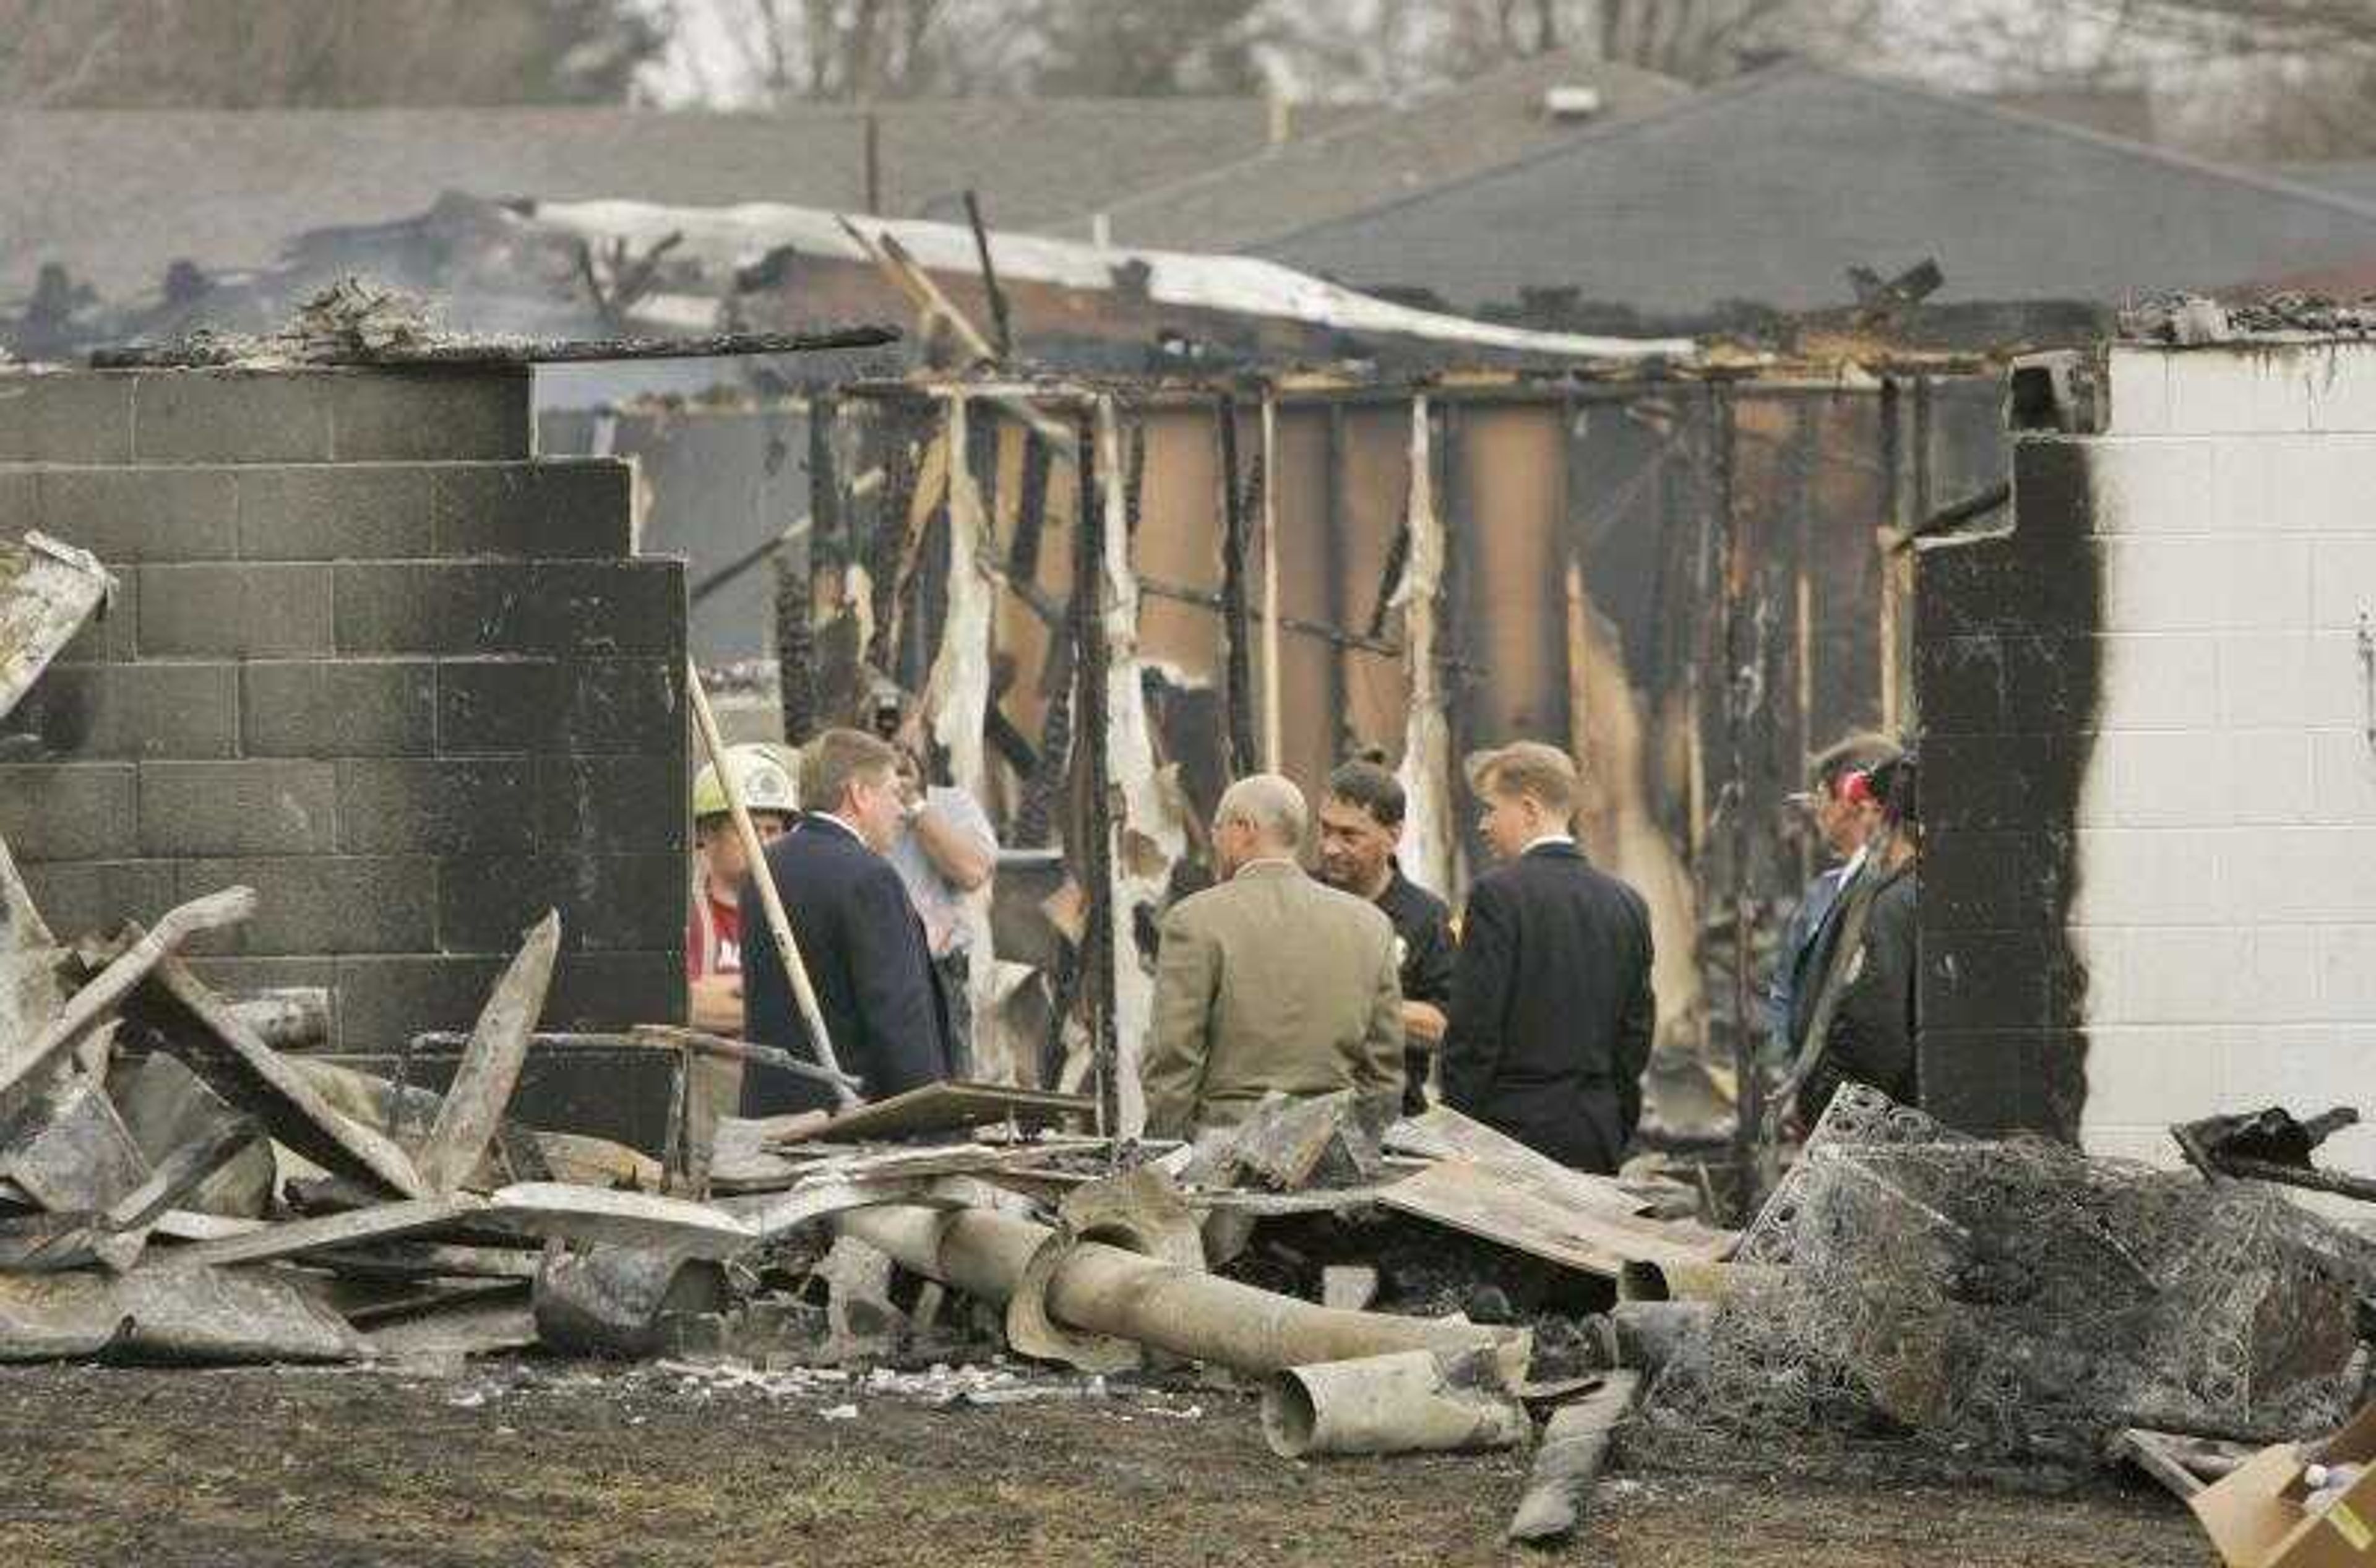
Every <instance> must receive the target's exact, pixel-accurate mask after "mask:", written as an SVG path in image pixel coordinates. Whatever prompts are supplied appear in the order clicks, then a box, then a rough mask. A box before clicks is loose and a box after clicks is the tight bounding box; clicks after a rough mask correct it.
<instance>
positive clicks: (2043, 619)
mask: <svg viewBox="0 0 2376 1568" xmlns="http://www.w3.org/2000/svg"><path fill="white" fill-rule="evenodd" d="M2097 386H2098V388H2099V402H2098V405H2097V409H2096V411H2095V415H2094V419H2093V421H2092V424H2093V428H2092V429H2090V430H2088V431H2086V432H2085V433H2083V434H2033V435H2026V436H2025V437H2024V438H2023V439H2022V440H2021V441H2020V442H2019V445H2018V447H2017V450H2016V458H2015V493H2014V530H2013V533H2012V535H2011V537H2009V538H2006V539H2003V540H1995V541H1991V542H1990V543H1987V544H1983V545H1978V546H1956V547H1951V548H1948V549H1944V550H1939V551H1934V552H1931V553H1930V554H1928V555H1926V556H1925V558H1924V561H1923V564H1922V572H1923V577H1924V581H1923V588H1922V591H1921V597H1920V600H1919V636H1920V639H1921V654H1922V657H1921V659H1920V660H1919V671H1918V696H1919V703H1920V707H1921V712H1922V718H1923V727H1924V733H1925V751H1924V758H1925V763H1926V766H1925V772H1924V787H1925V791H1926V800H1925V808H1926V814H1930V815H1931V817H1932V819H1933V820H1932V826H1931V844H1930V851H1929V859H1928V861H1926V868H1925V874H1924V886H1923V940H1924V953H1923V960H1924V962H1923V968H1924V982H1923V983H1924V1003H1925V1010H1924V1014H1923V1025H1924V1032H1925V1040H1924V1056H1923V1060H1924V1063H1925V1068H1926V1072H1930V1071H1932V1070H1934V1069H1935V1071H1936V1072H1937V1073H1938V1074H1939V1075H1940V1080H1941V1081H1942V1082H1944V1083H1950V1084H1954V1083H1956V1082H1958V1081H1959V1080H1969V1081H1970V1082H1971V1088H1970V1091H1969V1093H1968V1094H1967V1095H1966V1097H1965V1103H1964V1105H1963V1109H1964V1110H1965V1111H1967V1112H1968V1113H1969V1116H1968V1119H1970V1120H1977V1121H1982V1122H1987V1121H1990V1120H1994V1121H1998V1122H2020V1121H2023V1120H2025V1118H2024V1117H2023V1116H2022V1115H2021V1114H2020V1112H2021V1111H2022V1110H2023V1107H2022V1105H2021V1103H2020V1100H2021V1090H2020V1088H2019V1087H2018V1086H2019V1085H2020V1084H2021V1082H2022V1078H2023V1074H2024V1071H2025V1070H2037V1069H2043V1070H2044V1072H2045V1073H2046V1075H2047V1079H2048V1081H2056V1082H2060V1083H2061V1086H2062V1092H2063V1093H2065V1094H2067V1095H2072V1096H2075V1097H2076V1098H2075V1099H2074V1100H2073V1101H2072V1102H2071V1103H2068V1104H2066V1105H2064V1106H2063V1107H2062V1109H2063V1110H2064V1111H2066V1112H2068V1113H2071V1114H2070V1116H2069V1120H2070V1121H2071V1122H2072V1123H2074V1124H2075V1126H2076V1128H2077V1130H2078V1131H2079V1133H2080V1134H2081V1136H2082V1138H2083V1140H2084V1141H2085V1143H2086V1144H2087V1145H2088V1146H2091V1147H2093V1148H2095V1149H2097V1150H2099V1151H2102V1152H2106V1153H2117V1154H2123V1155H2132V1156H2137V1157H2141V1158H2151V1159H2156V1160H2163V1161H2166V1160H2168V1159H2171V1158H2175V1151H2174V1149H2173V1147H2172V1146H2171V1144H2170V1142H2169V1138H2168V1133H2167V1127H2168V1123H2171V1122H2173V1121H2179V1120H2185V1119H2190V1118H2192V1117H2195V1116H2199V1115H2204V1114H2206V1113H2209V1112H2211V1111H2236V1110H2248V1109H2256V1108H2258V1107H2260V1106H2263V1105H2267V1104H2272V1103H2282V1104H2285V1105H2287V1106H2288V1107H2290V1108H2292V1109H2294V1110H2295V1111H2299V1112H2303V1113H2308V1112H2312V1111H2323V1110H2325V1109H2326V1108H2327V1107H2328V1106H2330V1105H2334V1104H2338V1103H2352V1104H2358V1105H2361V1106H2362V1107H2363V1108H2364V1109H2366V1110H2368V1111H2371V1112H2376V1103H2370V1101H2371V1100H2376V1094H2371V1090H2376V736H2371V732H2370V725H2371V723H2376V664H2371V662H2370V661H2371V659H2376V645H2371V643H2370V640H2369V639H2370V636H2376V630H2371V628H2370V622H2371V619H2376V345H2369V344H2361V343H2329V344H2311V345H2275V344H2258V343H2256V344H2252V345H2249V346H2229V347H2220V348H2203V349H2189V350H2178V349H2161V348H2144V347H2126V346H2123V347H2116V348H2113V349H2110V350H2107V351H2106V353H2105V355H2104V357H2103V359H2102V361H2101V363H2100V366H2099V374H2098V375H2097ZM1940 806H1943V807H1944V814H1943V815H1942V814H1940V813H1939V811H1938V810H1936V809H1935V808H1937V807H1940ZM1991 1029H1996V1030H1999V1031H2001V1032H1999V1033H1996V1034H1994V1035H1991V1034H1990V1032H1989V1031H1990V1030H1991ZM2008 1085H2011V1086H2014V1087H2011V1088H2008V1087H2007V1086H2008ZM2330 1151H2331V1158H2334V1160H2335V1161H2337V1162H2338V1163H2342V1164H2346V1165H2349V1166H2353V1167H2356V1168H2358V1169H2360V1170H2370V1169H2376V1130H2371V1129H2368V1128H2361V1129H2357V1130H2355V1131H2354V1132H2352V1133H2350V1134H2345V1135H2344V1136H2343V1137H2342V1138H2339V1139H2337V1140H2336V1141H2335V1143H2334V1144H2333V1145H2332V1146H2330Z"/></svg>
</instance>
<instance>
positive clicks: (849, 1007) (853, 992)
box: [743, 818, 956, 1116]
mask: <svg viewBox="0 0 2376 1568" xmlns="http://www.w3.org/2000/svg"><path fill="white" fill-rule="evenodd" d="M767 871H768V874H770V875H772V876H773V877H774V878H775V879H776V889H777V892H778V894H780V895H781V896H782V897H783V900H784V912H785V914H786V915H788V916H790V920H791V925H792V938H793V940H794V941H795V942H797V943H798V944H800V949H801V961H802V963H803V964H805V965H806V966H807V967H808V971H809V980H810V983H812V984H813V985H814V986H815V987H816V993H817V1008H818V1011H820V1012H822V1013H823V1014H824V1015H825V1027H826V1029H827V1030H828V1031H830V1032H831V1033H832V1035H833V1049H834V1054H835V1055H836V1056H837V1057H838V1059H839V1060H840V1063H841V1070H842V1071H843V1072H845V1073H849V1074H853V1075H856V1076H857V1077H859V1078H860V1079H861V1080H863V1083H864V1087H862V1088H861V1089H860V1090H859V1093H860V1094H861V1095H862V1096H864V1097H865V1098H866V1099H888V1098H889V1097H891V1096H892V1095H895V1094H898V1093H900V1092H901V1091H903V1090H906V1089H912V1088H916V1087H921V1086H922V1085H925V1084H929V1083H933V1082H935V1081H937V1080H939V1079H943V1078H946V1077H948V1076H949V1075H951V1074H952V1073H953V1072H954V1071H955V1069H956V1051H955V1049H954V1044H955V1042H954V1037H953V1035H952V1032H951V1030H950V1028H949V1010H948V1000H947V998H946V997H944V996H943V995H942V994H941V985H940V978H939V976H938V975H936V974H935V973H934V972H933V963H932V956H931V954H930V952H929V951H928V950H927V948H926V946H925V944H924V927H923V922H922V921H919V920H918V919H917V918H916V910H915V907H914V906H913V905H911V904H909V902H908V889H907V888H906V886H904V885H902V884H901V883H900V881H899V873H897V872H896V871H894V870H893V869H892V868H891V862H890V861H886V860H885V859H884V858H883V857H882V856H880V855H878V854H876V853H875V852H874V851H873V850H872V849H868V848H867V847H866V846H865V845H864V844H863V843H861V842H860V840H859V837H858V836H857V835H856V834H854V833H851V832H849V831H848V830H847V829H845V828H843V827H842V826H840V825H839V824H838V823H834V822H820V821H817V820H815V819H814V818H803V819H802V821H801V822H800V823H799V824H798V825H797V826H794V827H793V829H792V830H791V831H790V833H787V834H785V835H784V836H783V837H781V838H778V839H777V840H776V841H775V842H774V843H773V844H771V845H769V846H768V847H767ZM743 908H744V909H748V910H750V911H752V915H753V917H754V920H755V917H756V916H757V915H758V913H759V909H760V904H759V894H758V889H757V885H756V884H755V883H754V882H751V881H746V882H744V884H743ZM745 930H746V932H748V934H747V935H746V936H745V938H744V941H743V1013H744V1017H745V1025H744V1027H745V1028H746V1030H747V1031H748V1033H749V1035H750V1037H751V1038H752V1039H755V1040H759V1041H762V1042H764V1043H766V1044H768V1045H776V1046H781V1047H783V1048H784V1049H786V1050H788V1051H792V1052H794V1053H795V1054H797V1055H800V1056H802V1057H804V1058H806V1059H807V1060H809V1061H812V1062H814V1061H815V1060H816V1052H815V1051H814V1050H812V1049H811V1048H810V1045H809V1035H808V1029H807V1028H806V1027H805V1026H804V1025H803V1024H802V1022H801V1015H800V1007H799V1005H798V1004H797V1003H796V1002H795V1001H794V1000H793V997H792V987H791V981H790V978H789V977H787V976H786V975H785V973H784V963H783V959H782V958H781V957H780V956H778V954H777V952H776V944H775V943H774V941H773V940H772V939H771V938H770V937H769V936H768V934H767V932H766V926H765V925H764V924H763V923H760V924H746V926H745ZM833 1103H834V1102H833V1096H832V1094H831V1092H830V1091H828V1090H827V1089H826V1087H825V1086H824V1085H823V1084H818V1083H812V1082H810V1081H808V1080H806V1079H802V1078H795V1077H793V1076H792V1075H790V1074H788V1073H784V1072H781V1071H778V1070H772V1069H769V1068H766V1067H762V1066H760V1065H759V1064H757V1063H751V1064H749V1065H747V1066H745V1067H744V1068H743V1115H745V1116H773V1115H778V1114H780V1113H782V1112H784V1111H806V1110H810V1109H813V1108H814V1109H817V1110H826V1111H829V1110H831V1109H833Z"/></svg>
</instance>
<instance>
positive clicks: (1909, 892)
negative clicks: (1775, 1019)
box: [1790, 861, 1922, 1127]
mask: <svg viewBox="0 0 2376 1568" xmlns="http://www.w3.org/2000/svg"><path fill="white" fill-rule="evenodd" d="M1872 874H1874V875H1876V876H1878V878H1879V882H1878V883H1877V885H1876V886H1875V888H1874V891H1873V895H1872V906H1871V909H1870V910H1869V911H1868V912H1867V913H1866V915H1865V921H1864V933H1863V940H1862V941H1861V942H1860V943H1859V944H1858V950H1857V951H1856V952H1853V953H1844V952H1842V951H1841V948H1840V944H1841V943H1842V941H1843V940H1844V939H1845V937H1846V936H1847V930H1846V927H1847V908H1848V899H1849V894H1848V893H1843V894H1842V895H1841V897H1839V898H1838V899H1837V900H1835V902H1834V903H1833V905H1832V908H1831V909H1830V911H1829V912H1828V913H1826V914H1825V915H1824V923H1823V928H1822V929H1821V930H1820V931H1818V932H1816V935H1815V941H1814V944H1813V945H1812V949H1811V952H1810V955H1809V959H1808V961H1807V962H1806V964H1805V965H1804V966H1803V969H1802V977H1801V979H1800V994H1799V997H1798V1004H1797V1009H1796V1012H1795V1015H1794V1016H1793V1017H1792V1019H1791V1025H1790V1043H1791V1049H1792V1051H1793V1052H1794V1053H1795V1052H1797V1051H1801V1050H1803V1049H1804V1048H1805V1045H1806V1040H1807V1036H1808V1034H1809V1033H1810V1032H1811V1031H1812V1028H1813V1027H1814V1022H1815V1008H1816V1005H1817V1004H1818V1002H1819V1001H1820V1000H1821V998H1822V995H1823V989H1824V985H1825V984H1826V983H1827V982H1828V980H1830V977H1831V973H1832V971H1833V969H1834V968H1841V967H1843V966H1845V968H1844V970H1843V973H1842V977H1841V983H1840V1000H1839V1004H1838V1005H1837V1006H1835V1008H1834V1009H1833V1010H1832V1026H1831V1029H1830V1031H1829V1033H1828V1035H1827V1036H1826V1038H1825V1039H1824V1059H1823V1060H1822V1061H1821V1062H1818V1063H1815V1064H1814V1066H1813V1067H1812V1068H1811V1069H1809V1070H1808V1073H1807V1075H1806V1077H1805V1079H1804V1080H1803V1081H1801V1082H1800V1085H1799V1100H1798V1104H1797V1106H1796V1107H1795V1109H1796V1111H1798V1115H1799V1120H1800V1122H1801V1123H1804V1124H1805V1125H1807V1126H1809V1127H1812V1126H1813V1125H1814V1124H1815V1122H1816V1120H1817V1119H1818V1118H1819V1117H1821V1116H1822V1115H1823V1114H1824V1107H1825V1106H1827V1105H1829V1104H1831V1102H1832V1096H1833V1095H1834V1094H1835V1093H1837V1092H1838V1090H1839V1087H1840V1086H1841V1085H1842V1084H1845V1083H1859V1084H1869V1085H1871V1087H1874V1088H1877V1089H1879V1090H1880V1091H1881V1092H1882V1093H1883V1094H1885V1095H1887V1096H1888V1097H1889V1098H1890V1099H1894V1100H1895V1101H1897V1102H1898V1103H1899V1104H1900V1105H1919V1104H1920V1103H1921V1102H1922V1075H1921V1072H1920V1065H1919V1058H1918V1056H1917V1054H1916V1051H1915V1038H1916V1036H1915V1016H1914V1011H1915V1010H1914V999H1915V976H1916V972H1917V963H1918V949H1917V946H1916V938H1915V912H1916V910H1917V909H1918V907H1919V897H1920V890H1921V884H1920V880H1919V877H1918V876H1917V874H1916V872H1915V862H1914V861H1907V862H1906V863H1905V864H1904V865H1902V866H1898V867H1895V868H1894V869H1892V870H1889V871H1885V872H1880V871H1877V872H1874V873H1872ZM1849 887H1850V889H1851V891H1852V890H1853V888H1854V883H1853V882H1851V883H1850V884H1849Z"/></svg>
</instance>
